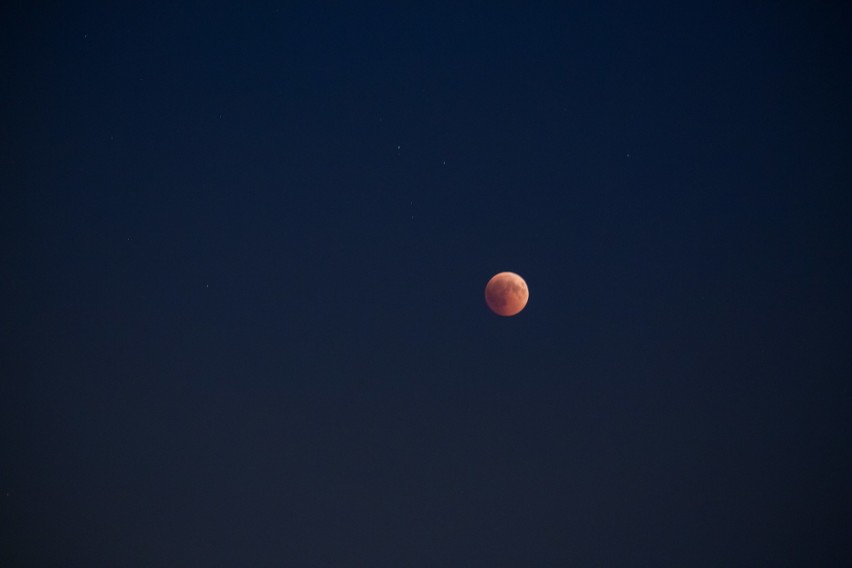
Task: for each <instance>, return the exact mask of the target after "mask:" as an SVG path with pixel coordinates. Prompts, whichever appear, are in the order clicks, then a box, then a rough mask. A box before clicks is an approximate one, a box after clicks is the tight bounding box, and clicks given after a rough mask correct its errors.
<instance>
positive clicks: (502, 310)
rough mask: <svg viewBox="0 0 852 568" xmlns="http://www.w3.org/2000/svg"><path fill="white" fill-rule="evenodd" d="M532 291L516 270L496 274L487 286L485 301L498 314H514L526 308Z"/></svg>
mask: <svg viewBox="0 0 852 568" xmlns="http://www.w3.org/2000/svg"><path fill="white" fill-rule="evenodd" d="M529 299H530V291H529V289H528V288H527V283H526V282H524V279H523V278H521V277H520V276H518V275H517V274H515V273H514V272H501V273H499V274H495V275H494V276H492V277H491V280H489V281H488V284H486V286H485V303H486V304H488V307H489V308H491V311H492V312H494V313H495V314H497V315H498V316H514V315H516V314H518V313H519V312H520V311H521V310H523V309H524V306H526V305H527V300H529Z"/></svg>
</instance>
